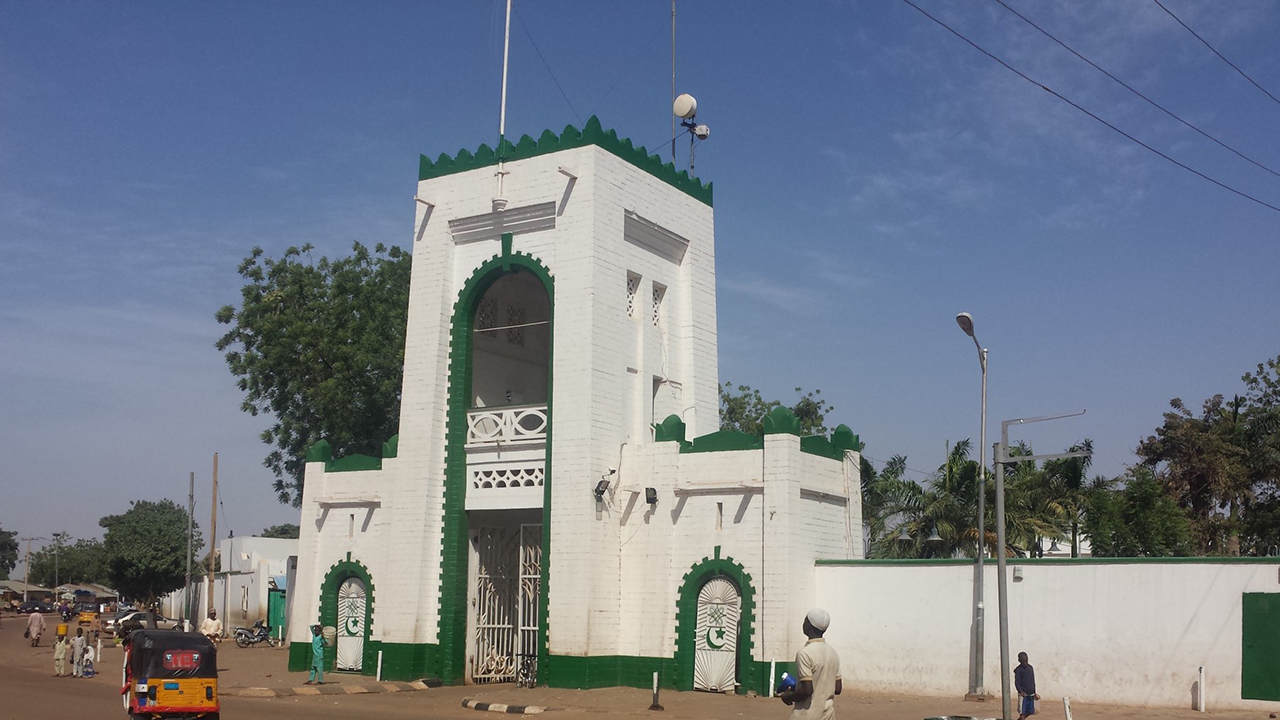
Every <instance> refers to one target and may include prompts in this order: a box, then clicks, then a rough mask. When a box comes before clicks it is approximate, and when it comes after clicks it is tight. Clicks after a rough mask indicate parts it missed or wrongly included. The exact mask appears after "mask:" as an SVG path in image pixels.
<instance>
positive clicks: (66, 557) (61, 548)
mask: <svg viewBox="0 0 1280 720" xmlns="http://www.w3.org/2000/svg"><path fill="white" fill-rule="evenodd" d="M183 534H184V536H185V534H186V528H185V527H184V528H183ZM183 549H184V551H185V549H186V547H185V545H184V546H183ZM31 582H33V583H35V584H36V585H43V586H44V587H49V588H51V587H54V586H56V585H58V584H61V583H86V582H91V583H104V584H108V585H109V584H110V576H109V574H108V573H107V562H106V555H105V554H104V552H103V548H102V543H101V542H100V541H98V540H93V539H90V540H85V539H80V540H75V541H70V540H69V539H64V540H62V541H61V542H60V543H59V542H55V543H53V544H50V545H46V546H44V547H43V548H41V549H40V550H38V551H36V552H33V553H31Z"/></svg>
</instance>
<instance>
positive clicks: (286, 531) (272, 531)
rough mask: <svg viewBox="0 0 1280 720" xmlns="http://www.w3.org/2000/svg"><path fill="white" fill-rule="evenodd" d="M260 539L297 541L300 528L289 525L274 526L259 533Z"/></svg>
mask: <svg viewBox="0 0 1280 720" xmlns="http://www.w3.org/2000/svg"><path fill="white" fill-rule="evenodd" d="M258 537H264V538H285V539H297V537H298V526H297V525H292V524H287V523H286V524H284V525H272V526H271V527H269V528H266V529H265V530H263V531H262V532H260V533H258Z"/></svg>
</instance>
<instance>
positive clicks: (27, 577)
mask: <svg viewBox="0 0 1280 720" xmlns="http://www.w3.org/2000/svg"><path fill="white" fill-rule="evenodd" d="M18 539H19V540H22V541H23V542H25V543H26V544H27V562H26V565H27V569H26V573H25V574H24V575H23V578H22V602H26V601H27V587H28V586H30V585H31V541H32V540H43V539H44V538H42V537H29V538H18Z"/></svg>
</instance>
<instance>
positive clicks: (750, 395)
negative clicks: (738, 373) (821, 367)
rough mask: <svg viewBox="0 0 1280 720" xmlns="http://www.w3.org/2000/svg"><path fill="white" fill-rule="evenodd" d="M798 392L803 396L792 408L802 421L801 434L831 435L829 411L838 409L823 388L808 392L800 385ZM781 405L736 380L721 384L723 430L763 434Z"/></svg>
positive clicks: (721, 427)
mask: <svg viewBox="0 0 1280 720" xmlns="http://www.w3.org/2000/svg"><path fill="white" fill-rule="evenodd" d="M796 394H797V395H799V396H800V397H799V398H798V399H797V400H796V402H795V404H794V405H792V406H790V407H791V411H792V412H793V413H795V415H796V419H797V420H799V421H800V433H801V434H802V435H828V434H830V432H831V431H830V430H828V429H827V426H826V419H827V415H828V414H830V413H832V412H835V408H834V407H832V406H831V404H830V403H828V402H827V401H826V400H825V399H824V398H823V397H822V391H821V390H812V391H810V392H807V393H806V392H805V391H804V390H802V389H801V388H796ZM781 406H782V403H781V402H779V401H777V400H765V399H764V397H763V396H761V395H760V391H759V390H755V389H753V388H751V387H749V386H747V385H738V386H737V388H736V390H735V388H734V385H733V383H731V382H726V383H725V384H723V385H721V386H720V429H721V430H737V431H739V432H744V433H747V434H750V435H759V434H760V433H762V432H763V431H764V423H763V422H762V420H763V418H764V416H765V415H767V414H768V413H769V411H770V410H772V409H774V408H776V407H781Z"/></svg>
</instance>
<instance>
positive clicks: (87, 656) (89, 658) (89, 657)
mask: <svg viewBox="0 0 1280 720" xmlns="http://www.w3.org/2000/svg"><path fill="white" fill-rule="evenodd" d="M97 659H98V658H97V653H95V652H94V651H93V645H92V644H91V643H90V644H87V645H85V646H84V656H83V658H82V659H81V660H80V677H87V678H91V677H93V676H94V674H96V671H95V670H94V667H93V661H94V660H97Z"/></svg>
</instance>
